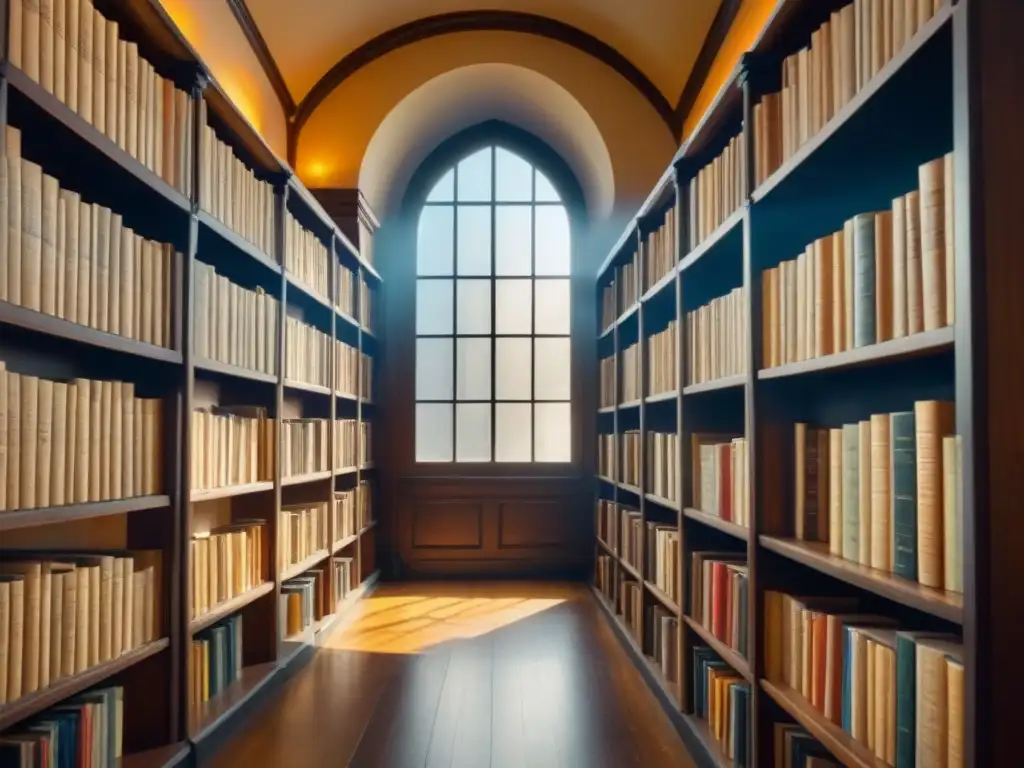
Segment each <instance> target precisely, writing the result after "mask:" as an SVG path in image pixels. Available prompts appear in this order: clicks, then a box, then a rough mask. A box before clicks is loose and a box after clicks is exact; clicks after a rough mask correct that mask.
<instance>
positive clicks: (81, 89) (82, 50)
mask: <svg viewBox="0 0 1024 768" xmlns="http://www.w3.org/2000/svg"><path fill="white" fill-rule="evenodd" d="M94 19H95V13H94V9H93V5H92V3H91V2H90V0H78V59H79V61H78V114H79V115H80V116H81V117H82V119H83V120H85V121H86V122H87V123H92V121H93V120H92V105H93V100H92V84H93V80H94V79H95V77H96V72H95V64H94V63H93V49H92V44H93V31H92V27H93V20H94Z"/></svg>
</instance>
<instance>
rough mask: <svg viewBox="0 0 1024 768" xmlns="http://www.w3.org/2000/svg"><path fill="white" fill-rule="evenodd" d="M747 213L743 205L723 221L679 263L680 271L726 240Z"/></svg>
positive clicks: (688, 267)
mask: <svg viewBox="0 0 1024 768" xmlns="http://www.w3.org/2000/svg"><path fill="white" fill-rule="evenodd" d="M744 215H745V212H744V208H743V206H740V207H739V208H737V209H736V210H735V211H733V212H732V213H731V214H729V217H728V218H727V219H726V220H725V221H723V222H722V223H721V224H719V225H718V227H717V228H716V229H715V230H714V231H713V232H712V233H711V234H710V235H708V236H707V237H706V238H704V241H703V242H702V243H700V245H698V246H697V247H696V248H694V249H693V250H692V251H690V252H689V253H688V254H686V256H685V257H684V258H683V260H682V261H681V262H680V264H679V271H680V272H685V271H686V270H688V269H690V268H691V267H693V265H695V264H696V263H697V262H698V261H700V260H701V259H703V258H704V257H705V256H707V254H708V253H709V252H710V251H712V250H713V249H714V248H715V246H717V245H718V244H719V243H721V242H722V241H723V240H725V239H726V238H727V237H728V236H729V235H730V234H731V233H732V231H733V230H734V229H735V228H736V227H738V226H740V225H742V224H743V217H744Z"/></svg>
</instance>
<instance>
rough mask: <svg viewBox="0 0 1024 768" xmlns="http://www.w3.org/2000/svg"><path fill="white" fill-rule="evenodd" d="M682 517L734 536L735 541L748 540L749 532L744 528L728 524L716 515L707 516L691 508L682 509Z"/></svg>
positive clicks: (705, 513)
mask: <svg viewBox="0 0 1024 768" xmlns="http://www.w3.org/2000/svg"><path fill="white" fill-rule="evenodd" d="M683 515H684V516H685V517H688V518H689V519H691V520H696V521H697V522H698V523H701V524H702V525H706V526H708V527H710V528H714V529H716V530H719V531H721V532H722V533H727V534H729V535H730V536H734V537H735V538H737V539H742V540H743V541H746V540H747V539H749V538H750V531H749V529H747V528H744V527H743V526H742V525H736V523H730V522H729V521H728V520H723V519H722V518H720V517H719V516H718V515H709V514H708V513H707V512H702V511H701V510H699V509H694V508H693V507H685V508H684V509H683Z"/></svg>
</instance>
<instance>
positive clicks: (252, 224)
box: [199, 101, 275, 254]
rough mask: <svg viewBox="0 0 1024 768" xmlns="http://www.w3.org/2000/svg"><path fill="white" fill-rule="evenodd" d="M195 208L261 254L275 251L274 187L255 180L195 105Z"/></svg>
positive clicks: (252, 174)
mask: <svg viewBox="0 0 1024 768" xmlns="http://www.w3.org/2000/svg"><path fill="white" fill-rule="evenodd" d="M199 105H200V107H199V111H200V123H199V125H200V134H201V140H200V144H199V207H200V208H202V209H203V210H205V211H207V212H208V213H210V214H211V215H212V216H214V217H215V218H217V219H219V220H220V221H221V222H223V224H224V225H225V226H227V227H228V228H229V229H231V230H233V231H234V232H236V233H237V234H239V235H241V236H242V237H243V238H244V239H245V240H248V241H249V242H250V243H252V244H253V245H255V246H256V247H257V248H259V249H260V250H261V251H263V253H265V254H272V253H274V252H275V245H274V229H275V227H274V218H275V217H274V185H273V184H271V183H270V182H269V181H263V180H262V179H260V178H258V177H257V176H256V174H255V172H254V171H253V170H252V169H251V168H249V167H248V165H246V163H245V162H244V161H243V160H242V159H241V158H239V157H237V156H236V155H235V153H234V151H233V150H232V149H231V146H230V145H229V144H227V143H226V142H224V141H221V140H220V139H219V138H218V137H217V134H216V132H215V131H214V130H213V127H212V126H210V125H209V123H208V121H207V119H206V111H207V109H206V101H200V102H199Z"/></svg>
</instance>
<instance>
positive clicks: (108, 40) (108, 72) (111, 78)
mask: <svg viewBox="0 0 1024 768" xmlns="http://www.w3.org/2000/svg"><path fill="white" fill-rule="evenodd" d="M102 26H103V46H104V51H103V59H104V82H103V90H104V94H103V106H104V115H103V133H104V134H105V135H106V137H107V138H108V139H110V140H111V141H113V142H116V141H117V107H118V102H117V98H118V97H117V67H118V58H117V49H118V24H117V22H116V21H106V20H104V21H103V24H102Z"/></svg>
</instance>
